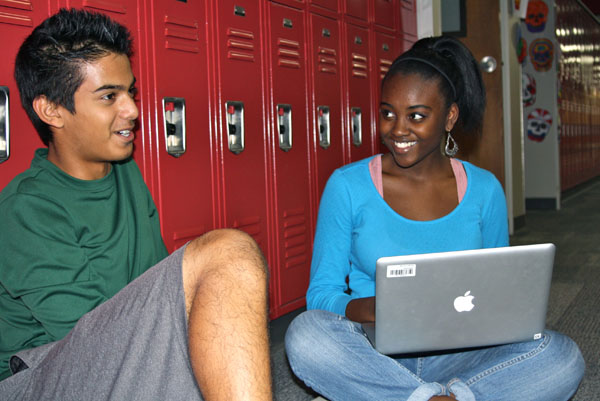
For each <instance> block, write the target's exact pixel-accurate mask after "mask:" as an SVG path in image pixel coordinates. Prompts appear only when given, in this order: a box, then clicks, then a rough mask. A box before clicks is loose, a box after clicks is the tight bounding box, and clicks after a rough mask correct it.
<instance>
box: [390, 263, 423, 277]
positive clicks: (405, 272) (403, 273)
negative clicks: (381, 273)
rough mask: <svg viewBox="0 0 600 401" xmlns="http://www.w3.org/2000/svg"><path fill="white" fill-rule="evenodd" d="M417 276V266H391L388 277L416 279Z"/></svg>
mask: <svg viewBox="0 0 600 401" xmlns="http://www.w3.org/2000/svg"><path fill="white" fill-rule="evenodd" d="M416 274H417V265H415V264H406V265H389V266H388V267H387V277H414V276H415V275H416Z"/></svg>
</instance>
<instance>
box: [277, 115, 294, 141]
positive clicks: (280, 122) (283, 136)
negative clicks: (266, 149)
mask: <svg viewBox="0 0 600 401" xmlns="http://www.w3.org/2000/svg"><path fill="white" fill-rule="evenodd" d="M277 132H278V133H279V149H281V150H283V151H284V152H288V151H289V150H290V149H292V106H290V105H289V104H278V105H277Z"/></svg>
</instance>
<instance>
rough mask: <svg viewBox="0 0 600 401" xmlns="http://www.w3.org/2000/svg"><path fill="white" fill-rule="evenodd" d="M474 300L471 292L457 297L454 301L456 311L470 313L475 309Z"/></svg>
mask: <svg viewBox="0 0 600 401" xmlns="http://www.w3.org/2000/svg"><path fill="white" fill-rule="evenodd" d="M474 298H475V297H474V296H473V295H471V291H467V292H465V295H462V296H459V297H456V299H455V300H454V309H456V311H457V312H469V311H470V310H471V309H473V308H474V307H475V305H473V299H474Z"/></svg>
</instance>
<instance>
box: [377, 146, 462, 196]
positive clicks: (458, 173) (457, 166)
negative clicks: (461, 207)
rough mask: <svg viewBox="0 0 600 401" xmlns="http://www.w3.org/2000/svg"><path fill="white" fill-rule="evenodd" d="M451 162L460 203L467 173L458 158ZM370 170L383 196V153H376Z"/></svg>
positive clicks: (378, 190)
mask: <svg viewBox="0 0 600 401" xmlns="http://www.w3.org/2000/svg"><path fill="white" fill-rule="evenodd" d="M450 164H451V165H452V171H453V172H454V177H455V178H456V190H457V192H458V203H460V202H461V201H462V200H463V198H464V196H465V192H466V191H467V173H466V172H465V169H464V167H463V165H462V163H461V162H460V161H458V160H456V159H453V158H451V159H450ZM369 172H370V173H371V180H373V184H375V188H377V192H379V195H381V197H382V198H383V175H382V173H381V155H376V156H375V157H373V158H372V159H371V161H370V162H369Z"/></svg>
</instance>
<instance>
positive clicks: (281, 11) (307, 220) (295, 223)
mask: <svg viewBox="0 0 600 401" xmlns="http://www.w3.org/2000/svg"><path fill="white" fill-rule="evenodd" d="M269 9H270V10H269V11H270V16H269V17H270V18H269V20H270V24H269V27H270V38H269V42H270V48H269V51H270V63H271V80H270V82H271V91H270V92H271V99H270V105H271V107H270V108H269V109H270V115H271V121H272V124H271V125H270V127H271V129H270V137H271V141H270V144H271V151H272V157H271V158H270V159H272V160H273V163H274V174H273V177H274V182H273V184H274V195H275V203H274V206H275V207H274V209H273V210H274V211H275V216H274V223H275V239H276V243H277V244H276V247H275V249H276V250H277V254H276V258H275V263H274V266H277V268H276V269H275V271H273V272H272V275H273V276H275V277H274V278H275V280H276V285H275V287H276V299H275V300H273V299H272V300H271V301H272V304H273V303H275V307H274V308H272V309H271V313H272V314H274V315H278V314H281V313H285V312H289V311H291V310H293V309H297V308H298V307H300V306H302V304H303V303H304V295H305V294H306V289H307V288H308V278H309V274H310V255H311V246H312V236H311V232H312V227H311V190H310V188H311V186H310V174H309V171H310V143H309V135H308V120H307V113H306V111H307V82H308V79H307V77H308V72H307V62H306V44H305V30H304V14H303V13H302V12H301V11H298V10H294V9H292V8H289V7H286V6H282V5H279V4H275V3H271V4H270V7H269Z"/></svg>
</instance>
